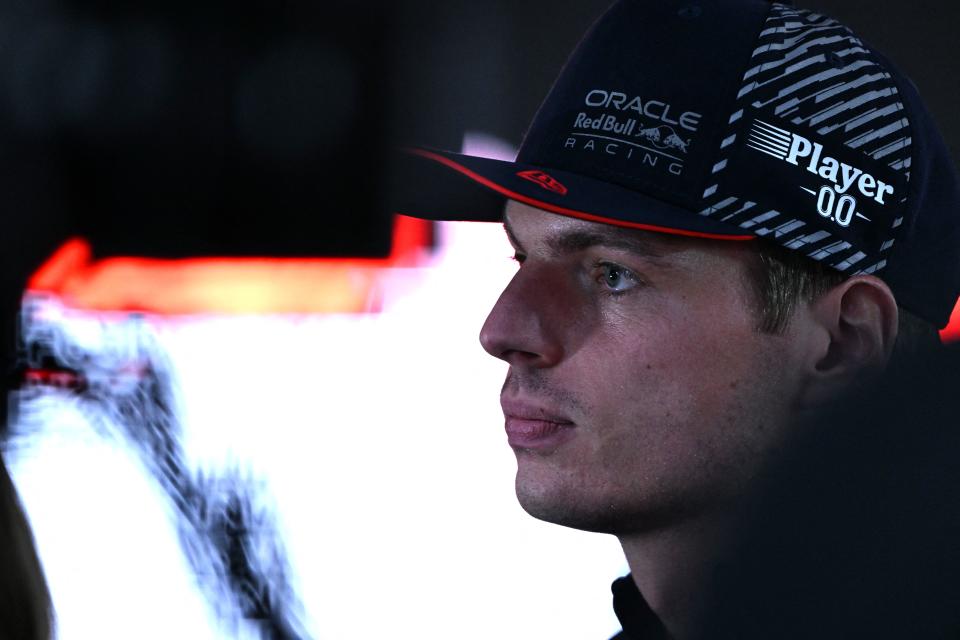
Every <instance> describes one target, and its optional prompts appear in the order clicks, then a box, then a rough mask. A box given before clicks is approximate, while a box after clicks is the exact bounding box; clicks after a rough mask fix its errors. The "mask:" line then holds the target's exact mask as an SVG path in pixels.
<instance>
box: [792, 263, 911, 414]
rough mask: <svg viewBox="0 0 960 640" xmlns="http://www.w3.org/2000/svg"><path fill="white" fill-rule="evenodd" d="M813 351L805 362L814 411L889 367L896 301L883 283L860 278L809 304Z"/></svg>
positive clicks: (807, 393) (807, 397) (809, 399)
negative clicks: (861, 381) (847, 389)
mask: <svg viewBox="0 0 960 640" xmlns="http://www.w3.org/2000/svg"><path fill="white" fill-rule="evenodd" d="M805 315H807V316H808V318H807V319H808V320H809V321H810V325H809V327H810V329H811V330H812V335H811V342H810V344H811V345H812V346H813V347H814V348H813V349H812V351H811V352H810V353H808V354H807V356H806V359H805V361H804V364H805V368H806V370H805V372H804V373H805V374H806V375H805V377H806V379H807V385H806V388H805V393H804V397H803V403H804V404H805V405H806V406H808V407H812V406H815V405H818V404H821V403H822V402H824V401H826V400H828V399H830V398H832V397H834V396H836V395H837V394H838V393H840V392H842V391H843V390H844V389H846V388H848V387H850V386H851V385H853V384H855V383H856V382H857V381H860V380H863V379H864V378H867V377H870V376H872V375H876V374H877V373H879V372H880V371H882V370H883V368H884V367H885V366H886V364H887V362H888V361H889V359H890V354H891V353H892V351H893V344H894V342H895V341H896V339H897V317H898V313H897V302H896V299H895V298H894V296H893V293H892V292H891V291H890V288H889V287H888V286H887V285H886V284H885V283H884V282H883V281H882V280H880V279H879V278H877V277H875V276H868V275H858V276H853V277H851V278H848V279H847V280H845V281H843V282H841V283H840V284H838V285H836V286H835V287H833V288H832V289H829V290H828V291H826V292H825V293H823V294H822V295H821V296H820V297H819V298H817V299H816V300H814V301H813V302H811V303H810V304H809V307H808V308H807V309H806V314H805Z"/></svg>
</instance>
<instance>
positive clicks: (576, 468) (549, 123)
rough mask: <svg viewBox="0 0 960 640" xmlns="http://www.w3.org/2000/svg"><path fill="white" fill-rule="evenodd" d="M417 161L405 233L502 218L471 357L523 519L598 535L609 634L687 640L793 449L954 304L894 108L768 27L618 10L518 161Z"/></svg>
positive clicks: (799, 21)
mask: <svg viewBox="0 0 960 640" xmlns="http://www.w3.org/2000/svg"><path fill="white" fill-rule="evenodd" d="M410 162H411V163H412V167H414V168H415V170H416V171H418V172H419V178H418V179H417V180H416V182H411V184H413V185H415V186H418V187H419V191H418V192H417V193H414V194H413V195H411V196H409V197H408V201H405V202H404V203H403V207H402V208H401V212H402V213H409V214H412V215H420V216H425V217H434V218H438V219H468V220H489V221H495V220H501V219H502V221H503V222H504V226H505V230H506V233H507V235H508V237H509V239H510V241H511V243H512V245H513V247H514V249H515V251H516V259H517V262H518V263H519V270H518V271H517V273H516V275H515V276H514V278H513V280H512V281H511V282H510V284H509V285H508V286H507V287H506V289H505V290H504V292H503V294H502V295H501V297H500V299H499V301H498V302H497V304H496V305H495V307H494V308H493V310H492V311H491V313H490V315H489V317H488V318H487V321H486V323H485V324H484V327H483V329H482V332H481V336H480V340H481V343H482V345H483V347H484V348H485V349H486V350H487V351H488V352H489V353H490V354H491V355H493V356H495V357H497V358H500V359H502V360H504V361H506V362H507V363H508V364H509V365H510V369H509V373H508V375H507V379H506V382H505V384H504V387H503V390H502V392H501V404H502V407H503V412H504V415H505V423H506V432H507V437H508V441H509V444H510V445H511V446H512V448H513V449H514V451H515V453H516V456H517V464H518V470H517V480H516V489H517V496H518V498H519V500H520V503H521V505H522V506H523V507H524V509H525V510H526V511H528V512H529V513H530V514H531V515H533V516H535V517H537V518H541V519H543V520H547V521H550V522H554V523H557V524H561V525H564V526H570V527H575V528H579V529H584V530H588V531H597V532H603V533H610V534H613V535H616V536H617V537H618V538H619V540H620V542H621V545H622V546H623V549H624V552H625V555H626V557H627V560H628V563H629V565H630V569H631V577H630V578H627V579H624V580H620V581H618V583H616V584H615V586H614V593H615V608H616V610H617V614H618V616H619V618H620V621H621V623H622V624H623V627H624V632H623V635H622V637H624V638H630V639H637V638H657V637H681V638H682V637H690V636H692V635H693V634H695V633H696V632H697V629H696V628H695V622H696V620H697V619H698V618H699V616H700V615H701V614H702V613H703V612H702V611H700V608H701V607H702V606H703V598H702V597H701V595H702V594H701V593H700V585H702V584H704V583H705V582H706V581H707V578H708V577H709V572H710V571H711V565H710V563H711V561H712V556H713V554H714V553H715V550H716V549H717V548H718V547H719V546H721V545H722V544H723V543H724V540H725V537H726V536H727V535H729V533H730V531H731V530H733V529H734V528H735V520H736V518H737V514H738V503H739V502H740V500H741V499H742V498H743V496H744V495H745V494H746V493H747V491H748V489H749V488H750V487H751V485H752V484H754V483H755V479H756V478H757V477H758V475H759V474H760V473H761V472H762V470H763V469H764V467H765V465H766V464H767V463H768V462H769V461H770V460H771V459H773V458H774V457H775V456H776V454H777V452H778V450H779V449H780V448H781V447H783V446H785V443H786V442H788V440H789V436H790V435H791V431H792V430H793V429H794V428H795V426H794V425H796V424H797V423H798V422H799V421H800V420H801V419H804V418H806V417H807V416H809V415H810V414H811V413H813V412H815V411H817V410H818V409H819V408H820V407H822V406H823V405H824V404H825V403H827V402H829V401H830V400H832V399H833V398H835V397H836V396H837V395H838V394H841V393H842V392H844V391H845V390H848V389H852V388H856V387H858V386H859V385H861V384H862V383H863V382H864V381H865V380H868V379H870V378H871V377H873V376H875V375H876V374H877V373H878V372H880V371H882V370H883V369H884V367H886V365H887V363H888V361H890V359H891V357H892V356H893V354H894V353H895V351H896V352H899V351H906V350H910V349H914V348H919V347H920V346H922V345H925V344H935V343H936V342H937V333H936V330H937V328H938V327H942V326H944V325H945V324H946V322H947V320H948V318H949V315H950V312H951V310H952V309H953V306H954V303H955V301H956V299H957V295H958V293H960V260H958V252H957V249H958V246H960V224H958V213H960V181H958V178H957V174H956V171H955V169H954V167H953V165H952V161H951V159H950V157H949V154H948V152H947V151H946V148H945V145H944V143H943V141H942V139H941V137H940V135H939V133H938V132H937V130H936V128H935V126H934V124H933V122H932V119H931V117H930V116H929V114H928V113H927V112H926V110H925V108H924V107H923V105H922V103H921V101H920V99H919V97H918V96H917V94H916V90H915V88H914V87H913V85H912V84H911V83H910V81H909V80H907V79H906V78H905V77H903V76H902V75H901V74H899V73H898V72H897V71H896V69H895V68H893V67H892V66H891V65H890V64H889V63H888V62H887V61H886V60H885V59H884V58H883V57H882V56H880V55H879V54H878V53H876V52H875V51H873V50H872V49H871V48H870V47H869V45H867V44H866V43H864V42H863V41H862V40H860V39H859V38H857V37H856V36H855V35H854V34H853V33H852V32H851V31H850V30H849V29H847V28H846V27H844V26H842V25H840V24H838V23H837V22H835V21H834V20H832V19H831V18H829V17H826V16H823V15H819V14H816V13H813V12H810V11H806V10H802V9H795V8H793V7H791V6H787V5H785V4H778V3H770V2H767V1H765V0H717V1H716V2H703V3H689V2H677V1H676V0H665V1H664V0H620V1H619V2H617V3H615V4H614V5H613V7H612V8H611V9H610V10H609V11H608V12H607V13H606V14H605V15H604V16H603V17H601V18H600V20H599V21H598V22H597V23H596V24H595V25H594V27H593V28H592V29H591V30H590V31H589V32H588V34H587V35H586V36H585V38H584V39H583V41H582V42H581V43H580V45H579V46H578V48H577V50H576V51H575V52H574V53H573V55H572V56H571V58H570V59H569V61H568V62H567V64H566V66H565V67H564V70H563V71H562V73H561V75H560V77H559V78H558V79H557V82H556V84H555V85H554V87H553V89H552V90H551V92H550V94H549V95H548V97H547V98H546V100H545V102H544V103H543V105H542V106H541V108H540V110H539V112H538V113H537V115H536V117H535V119H534V121H533V123H532V124H531V126H530V128H529V130H528V132H527V134H526V137H525V139H524V142H523V145H522V147H521V149H520V152H519V155H518V158H517V161H516V162H515V163H507V162H500V161H494V160H488V159H482V158H474V157H468V156H461V155H457V154H452V153H447V152H440V151H433V150H426V149H417V150H413V151H412V154H411V160H410ZM423 185H430V188H429V190H427V189H425V188H424V187H423ZM504 200H506V201H507V205H506V208H505V210H504V209H503V201H504Z"/></svg>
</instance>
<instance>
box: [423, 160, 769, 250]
mask: <svg viewBox="0 0 960 640" xmlns="http://www.w3.org/2000/svg"><path fill="white" fill-rule="evenodd" d="M406 151H407V152H408V153H412V154H414V155H418V156H420V157H422V158H426V159H428V160H433V161H434V162H439V163H440V164H442V165H445V166H447V167H449V168H451V169H453V170H454V171H457V172H459V173H461V174H463V175H464V176H466V177H468V178H470V179H471V180H473V181H474V182H478V183H480V184H482V185H483V186H485V187H487V188H489V189H493V190H494V191H496V192H497V193H499V194H500V195H502V196H505V197H507V198H509V199H511V200H516V201H517V202H521V203H523V204H528V205H530V206H532V207H536V208H538V209H543V210H544V211H550V212H551V213H559V214H560V215H564V216H570V217H572V218H579V219H581V220H588V221H590V222H602V223H604V224H610V225H614V226H617V227H627V228H630V229H641V230H643V231H653V232H656V233H669V234H672V235H678V236H690V237H693V238H707V239H710V240H733V241H739V242H743V241H746V240H753V239H754V238H756V236H754V235H724V234H721V233H708V232H704V231H690V230H687V229H674V228H673V227H661V226H659V225H653V224H644V223H642V222H630V221H628V220H619V219H616V218H607V217H604V216H598V215H596V214H593V213H587V212H586V211H578V210H576V209H568V208H566V207H561V206H559V205H555V204H551V203H549V202H544V201H542V200H537V199H536V198H531V197H530V196H525V195H523V194H522V193H517V192H516V191H511V190H510V189H507V188H506V187H504V186H502V185H499V184H497V183H496V182H493V181H492V180H489V179H488V178H485V177H483V176H482V175H480V174H479V173H476V172H475V171H473V170H471V169H468V168H467V167H465V166H463V165H462V164H460V163H458V162H456V161H455V160H451V159H450V158H447V157H445V156H442V155H440V154H439V153H434V152H432V151H428V150H426V149H415V148H410V149H407V150H406Z"/></svg>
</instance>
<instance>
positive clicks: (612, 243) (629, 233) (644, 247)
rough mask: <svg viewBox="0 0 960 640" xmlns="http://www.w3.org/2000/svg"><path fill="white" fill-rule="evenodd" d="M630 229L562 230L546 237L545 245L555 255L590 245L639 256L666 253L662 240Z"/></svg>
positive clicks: (659, 255)
mask: <svg viewBox="0 0 960 640" xmlns="http://www.w3.org/2000/svg"><path fill="white" fill-rule="evenodd" d="M641 233H643V232H640V231H633V230H630V229H618V228H611V229H610V230H609V231H608V230H602V231H600V230H597V231H593V230H590V231H586V230H572V231H564V232H562V233H559V234H557V235H554V236H550V237H548V238H547V239H546V241H545V242H546V245H547V246H548V247H549V248H550V250H551V251H552V252H553V253H554V254H557V255H568V254H571V253H576V252H578V251H584V250H586V249H590V248H591V247H607V248H611V249H621V250H623V251H628V252H630V253H633V254H635V255H636V256H638V257H641V258H662V257H664V256H665V255H666V251H665V250H664V249H665V247H664V246H663V243H662V242H657V241H656V240H654V239H653V238H650V237H647V236H644V235H640V234H641Z"/></svg>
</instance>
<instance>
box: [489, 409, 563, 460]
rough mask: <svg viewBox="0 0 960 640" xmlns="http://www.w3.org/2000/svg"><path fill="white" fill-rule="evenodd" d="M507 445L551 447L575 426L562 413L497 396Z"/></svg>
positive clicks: (536, 447) (538, 447)
mask: <svg viewBox="0 0 960 640" xmlns="http://www.w3.org/2000/svg"><path fill="white" fill-rule="evenodd" d="M500 405H501V406H502V407H503V416H504V419H505V427H506V430H507V441H508V442H509V443H510V446H511V447H514V448H520V449H552V448H555V447H556V446H557V445H559V444H560V443H561V442H562V441H563V440H564V439H566V437H567V436H569V435H570V432H571V430H572V429H573V427H574V426H575V425H574V423H573V421H572V420H570V419H569V418H567V417H566V416H564V415H562V414H560V413H558V412H555V411H552V410H550V409H547V408H545V407H540V406H537V405H534V404H528V403H524V402H517V401H512V400H507V399H501V401H500Z"/></svg>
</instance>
